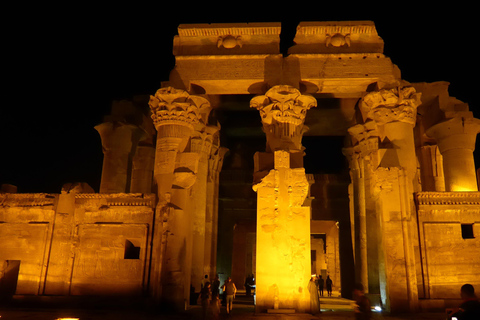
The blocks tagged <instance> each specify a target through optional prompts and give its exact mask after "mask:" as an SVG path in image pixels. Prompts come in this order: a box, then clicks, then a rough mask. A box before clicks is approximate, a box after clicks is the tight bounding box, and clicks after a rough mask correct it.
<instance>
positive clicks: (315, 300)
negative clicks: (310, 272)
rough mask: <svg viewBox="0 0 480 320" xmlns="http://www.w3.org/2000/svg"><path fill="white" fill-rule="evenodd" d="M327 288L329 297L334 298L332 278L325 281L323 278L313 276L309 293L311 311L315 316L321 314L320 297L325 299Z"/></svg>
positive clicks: (309, 285)
mask: <svg viewBox="0 0 480 320" xmlns="http://www.w3.org/2000/svg"><path fill="white" fill-rule="evenodd" d="M324 287H326V289H327V294H328V296H329V297H331V296H332V287H333V281H332V279H330V276H327V279H325V280H324V279H323V278H322V276H321V275H320V276H316V277H315V276H312V277H311V278H310V282H309V283H308V291H309V292H310V309H311V311H312V313H313V314H316V313H319V312H320V296H322V297H323V289H324Z"/></svg>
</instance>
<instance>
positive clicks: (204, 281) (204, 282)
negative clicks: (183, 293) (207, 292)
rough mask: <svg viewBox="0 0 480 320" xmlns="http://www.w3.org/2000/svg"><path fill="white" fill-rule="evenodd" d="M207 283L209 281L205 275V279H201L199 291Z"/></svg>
mask: <svg viewBox="0 0 480 320" xmlns="http://www.w3.org/2000/svg"><path fill="white" fill-rule="evenodd" d="M207 282H209V281H208V274H206V275H205V277H204V278H203V279H202V287H201V289H203V287H204V286H205V284H206V283H207Z"/></svg>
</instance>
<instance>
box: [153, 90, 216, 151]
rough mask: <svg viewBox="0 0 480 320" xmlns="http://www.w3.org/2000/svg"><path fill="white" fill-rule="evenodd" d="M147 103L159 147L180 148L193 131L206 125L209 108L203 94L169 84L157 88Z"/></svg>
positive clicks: (166, 148)
mask: <svg viewBox="0 0 480 320" xmlns="http://www.w3.org/2000/svg"><path fill="white" fill-rule="evenodd" d="M148 104H149V106H150V109H151V111H152V119H153V123H154V125H155V128H156V129H157V132H158V134H157V150H161V151H168V150H170V151H173V150H178V151H180V152H183V150H184V149H185V147H186V145H187V142H188V139H189V138H190V137H191V135H192V134H193V131H194V130H195V129H198V128H199V127H200V128H201V127H204V126H205V125H206V123H207V119H208V114H209V112H210V110H211V105H210V102H209V101H208V100H207V99H206V98H204V97H201V96H196V95H190V94H189V93H188V92H186V91H184V90H179V89H175V88H172V87H165V88H160V89H158V90H157V92H156V93H155V96H150V101H149V103H148Z"/></svg>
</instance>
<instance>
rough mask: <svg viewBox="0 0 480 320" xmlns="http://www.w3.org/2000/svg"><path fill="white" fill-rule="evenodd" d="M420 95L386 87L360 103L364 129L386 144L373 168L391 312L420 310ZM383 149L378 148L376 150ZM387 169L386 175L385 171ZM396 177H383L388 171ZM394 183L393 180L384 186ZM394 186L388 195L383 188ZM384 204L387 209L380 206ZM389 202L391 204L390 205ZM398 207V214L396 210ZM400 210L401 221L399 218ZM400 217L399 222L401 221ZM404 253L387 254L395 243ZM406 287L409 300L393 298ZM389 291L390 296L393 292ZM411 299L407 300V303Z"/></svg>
mask: <svg viewBox="0 0 480 320" xmlns="http://www.w3.org/2000/svg"><path fill="white" fill-rule="evenodd" d="M420 103H421V101H420V94H419V93H416V91H415V89H414V88H413V87H397V88H392V89H382V90H379V91H374V92H370V93H368V94H366V95H365V96H364V97H363V98H362V100H361V101H360V103H359V107H360V110H361V112H362V116H363V118H364V120H365V126H368V125H370V126H372V125H373V126H374V127H375V132H376V135H378V137H377V138H376V139H375V140H373V141H378V140H380V141H381V145H382V148H381V149H379V150H378V151H379V152H378V159H377V160H376V161H374V162H376V163H372V164H373V166H372V168H371V171H372V177H371V181H370V184H371V187H370V189H371V190H373V192H372V193H371V196H372V198H373V199H375V200H374V201H375V202H376V205H375V207H376V208H377V210H378V211H377V215H379V218H378V219H379V220H378V222H379V223H380V224H379V226H380V227H381V228H382V230H381V232H380V234H379V235H378V239H380V240H381V243H380V245H379V246H378V247H379V248H380V252H378V253H376V255H377V256H378V257H379V262H380V263H381V266H380V269H379V271H380V273H381V274H380V277H379V281H380V283H379V286H380V291H381V292H382V299H387V300H388V308H390V306H391V308H392V310H399V309H398V308H404V309H405V310H407V309H408V310H410V311H415V310H416V309H417V305H418V290H417V281H416V268H415V251H414V245H413V239H414V232H415V230H417V227H416V219H415V216H413V215H412V214H411V213H412V212H415V203H414V199H413V193H414V192H415V191H419V190H420V188H419V184H418V177H417V162H416V154H415V143H414V135H413V128H414V126H415V123H416V109H417V107H418V106H419V105H420ZM377 148H378V146H377ZM385 170H386V171H385ZM389 170H390V171H391V172H392V173H395V172H398V174H397V175H396V176H395V175H394V174H392V175H388V176H384V172H390V171H389ZM385 179H389V180H390V181H388V182H380V181H384V180H385ZM387 183H389V184H390V185H395V186H393V187H392V188H393V189H392V190H398V192H397V191H395V192H390V191H388V189H387V188H385V187H380V188H379V185H381V184H384V185H387ZM384 204H385V206H384V207H383V208H382V207H381V206H382V205H384ZM387 204H388V205H387ZM394 208H397V209H395V210H396V211H392V210H393V209H394ZM398 212H400V217H398V216H395V214H398ZM398 218H400V219H398ZM399 227H400V228H401V230H402V233H398V234H395V235H392V234H390V232H388V231H387V230H392V229H396V230H400V229H398V228H399ZM401 243H403V245H402V246H401V248H402V249H403V252H400V251H397V252H395V251H387V252H384V250H389V249H387V248H390V247H392V246H393V245H394V244H397V247H398V244H401ZM404 285H406V293H407V294H406V296H405V297H401V296H400V295H395V294H392V293H394V292H395V289H398V288H399V287H401V286H404ZM388 292H389V293H388ZM404 298H406V299H404Z"/></svg>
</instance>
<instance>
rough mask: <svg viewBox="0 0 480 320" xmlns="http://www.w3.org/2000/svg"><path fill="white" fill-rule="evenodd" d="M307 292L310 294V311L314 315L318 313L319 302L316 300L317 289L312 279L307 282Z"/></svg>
mask: <svg viewBox="0 0 480 320" xmlns="http://www.w3.org/2000/svg"><path fill="white" fill-rule="evenodd" d="M308 292H310V311H311V312H312V314H314V315H315V314H317V313H319V312H320V300H319V299H318V289H317V285H316V284H315V280H313V277H311V278H310V281H309V282H308Z"/></svg>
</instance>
